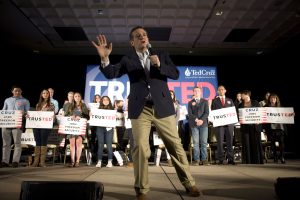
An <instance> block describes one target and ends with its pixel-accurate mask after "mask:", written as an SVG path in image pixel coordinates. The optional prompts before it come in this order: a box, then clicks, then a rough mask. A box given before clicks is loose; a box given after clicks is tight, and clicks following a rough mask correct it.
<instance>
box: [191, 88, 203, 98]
mask: <svg viewBox="0 0 300 200" xmlns="http://www.w3.org/2000/svg"><path fill="white" fill-rule="evenodd" d="M193 94H194V97H195V98H198V99H199V98H201V89H200V88H194V90H193Z"/></svg>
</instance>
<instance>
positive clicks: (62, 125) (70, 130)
mask: <svg viewBox="0 0 300 200" xmlns="http://www.w3.org/2000/svg"><path fill="white" fill-rule="evenodd" d="M86 123H87V120H86V119H85V118H80V119H73V118H71V117H61V118H60V122H59V127H58V133H60V134H72V135H85V131H86Z"/></svg>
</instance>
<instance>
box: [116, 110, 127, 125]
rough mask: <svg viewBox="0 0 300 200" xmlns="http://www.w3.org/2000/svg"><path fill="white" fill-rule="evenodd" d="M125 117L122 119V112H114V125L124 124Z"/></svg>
mask: <svg viewBox="0 0 300 200" xmlns="http://www.w3.org/2000/svg"><path fill="white" fill-rule="evenodd" d="M124 124H125V119H124V113H121V112H116V126H124Z"/></svg>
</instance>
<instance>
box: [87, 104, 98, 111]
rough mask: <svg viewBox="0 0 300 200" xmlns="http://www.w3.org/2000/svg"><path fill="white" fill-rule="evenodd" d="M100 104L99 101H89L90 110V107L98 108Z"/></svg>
mask: <svg viewBox="0 0 300 200" xmlns="http://www.w3.org/2000/svg"><path fill="white" fill-rule="evenodd" d="M99 106H100V103H89V108H90V110H92V109H98V108H99Z"/></svg>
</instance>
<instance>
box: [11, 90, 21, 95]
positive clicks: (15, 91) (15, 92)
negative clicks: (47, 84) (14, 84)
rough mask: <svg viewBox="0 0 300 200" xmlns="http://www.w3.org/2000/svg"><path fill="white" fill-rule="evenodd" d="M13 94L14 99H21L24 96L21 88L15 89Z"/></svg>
mask: <svg viewBox="0 0 300 200" xmlns="http://www.w3.org/2000/svg"><path fill="white" fill-rule="evenodd" d="M11 92H12V94H13V96H14V97H20V96H21V94H22V90H21V88H14V89H13V90H12V91H11Z"/></svg>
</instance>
